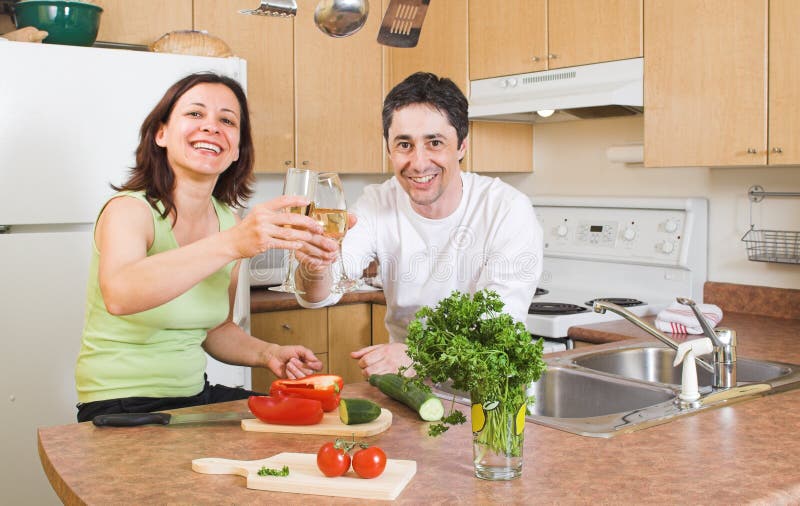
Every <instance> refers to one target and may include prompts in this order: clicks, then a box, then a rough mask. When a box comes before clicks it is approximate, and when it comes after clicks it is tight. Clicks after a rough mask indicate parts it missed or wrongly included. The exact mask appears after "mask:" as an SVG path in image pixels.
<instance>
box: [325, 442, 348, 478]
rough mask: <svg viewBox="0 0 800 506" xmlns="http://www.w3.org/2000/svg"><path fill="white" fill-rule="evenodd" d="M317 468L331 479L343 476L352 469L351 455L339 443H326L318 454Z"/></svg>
mask: <svg viewBox="0 0 800 506" xmlns="http://www.w3.org/2000/svg"><path fill="white" fill-rule="evenodd" d="M317 467H318V468H319V470H320V471H322V474H324V475H325V476H327V477H329V478H333V477H334V476H341V475H343V474H344V473H346V472H347V470H348V469H350V455H349V454H348V453H347V450H345V449H344V448H341V447H340V446H339V445H338V443H337V444H334V443H325V444H324V445H322V448H320V449H319V451H318V452H317Z"/></svg>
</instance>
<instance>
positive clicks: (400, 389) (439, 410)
mask: <svg viewBox="0 0 800 506" xmlns="http://www.w3.org/2000/svg"><path fill="white" fill-rule="evenodd" d="M369 382H370V384H371V385H373V386H376V387H378V389H379V390H380V391H381V392H383V393H385V394H386V395H388V396H389V397H391V398H392V399H394V400H396V401H400V402H402V403H403V404H405V405H406V406H408V407H409V408H411V409H413V410H414V411H416V412H417V413H418V414H419V417H420V418H422V419H423V420H425V421H426V422H437V421H439V420H441V419H442V417H443V416H444V405H443V404H442V401H441V400H440V399H439V398H438V397H436V396H435V395H433V394H432V393H430V392H426V391H424V390H422V389H420V388H418V387H415V386H411V385H405V380H404V379H403V378H402V377H401V376H400V375H398V374H373V375H371V376H370V377H369Z"/></svg>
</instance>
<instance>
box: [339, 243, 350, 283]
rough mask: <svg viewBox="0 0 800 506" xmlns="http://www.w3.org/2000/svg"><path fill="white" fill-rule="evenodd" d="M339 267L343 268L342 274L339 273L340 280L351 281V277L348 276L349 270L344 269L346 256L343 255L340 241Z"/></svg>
mask: <svg viewBox="0 0 800 506" xmlns="http://www.w3.org/2000/svg"><path fill="white" fill-rule="evenodd" d="M339 268H340V269H341V270H342V272H341V274H340V275H339V280H340V281H350V278H349V277H347V272H345V270H344V256H343V255H342V243H341V241H340V242H339Z"/></svg>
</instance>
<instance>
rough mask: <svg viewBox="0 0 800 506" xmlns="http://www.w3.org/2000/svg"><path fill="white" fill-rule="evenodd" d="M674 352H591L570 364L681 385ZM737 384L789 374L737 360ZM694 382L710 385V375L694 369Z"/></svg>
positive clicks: (785, 368)
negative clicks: (695, 372)
mask: <svg viewBox="0 0 800 506" xmlns="http://www.w3.org/2000/svg"><path fill="white" fill-rule="evenodd" d="M673 360H675V351H674V350H672V349H671V348H660V347H644V348H629V349H622V350H608V351H602V352H593V353H590V354H588V355H585V356H580V357H577V358H575V359H573V361H572V363H573V364H575V365H578V366H580V367H585V368H587V369H592V370H595V371H600V372H604V373H607V374H613V375H616V376H622V377H623V378H630V379H635V380H639V381H647V382H655V383H666V384H671V385H680V384H681V367H673V366H672V362H673ZM736 367H737V372H736V376H737V381H738V382H739V383H740V384H741V383H769V382H771V381H774V380H777V379H780V378H782V377H784V376H787V375H789V374H791V373H792V367H791V366H790V365H788V364H780V363H776V362H765V361H761V360H750V359H746V358H740V359H738V360H737V363H736ZM697 382H698V384H699V385H700V386H711V373H710V372H709V371H707V370H705V369H704V368H702V367H700V366H698V367H697Z"/></svg>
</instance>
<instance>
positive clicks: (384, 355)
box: [350, 343, 414, 378]
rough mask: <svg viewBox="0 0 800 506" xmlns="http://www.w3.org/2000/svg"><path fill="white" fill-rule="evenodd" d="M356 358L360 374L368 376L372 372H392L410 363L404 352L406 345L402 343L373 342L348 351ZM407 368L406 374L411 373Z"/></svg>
mask: <svg viewBox="0 0 800 506" xmlns="http://www.w3.org/2000/svg"><path fill="white" fill-rule="evenodd" d="M350 356H351V357H352V358H354V359H355V360H358V366H359V367H361V374H363V375H364V377H365V378H369V377H370V375H372V374H390V373H392V374H394V373H397V370H398V369H400V367H402V366H408V365H411V358H409V356H408V355H407V354H406V345H405V344H403V343H389V344H374V345H372V346H367V347H366V348H361V349H360V350H357V351H354V352H351V353H350ZM413 373H414V371H413V370H412V369H409V370H408V371H407V372H406V374H407V375H409V374H413Z"/></svg>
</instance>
